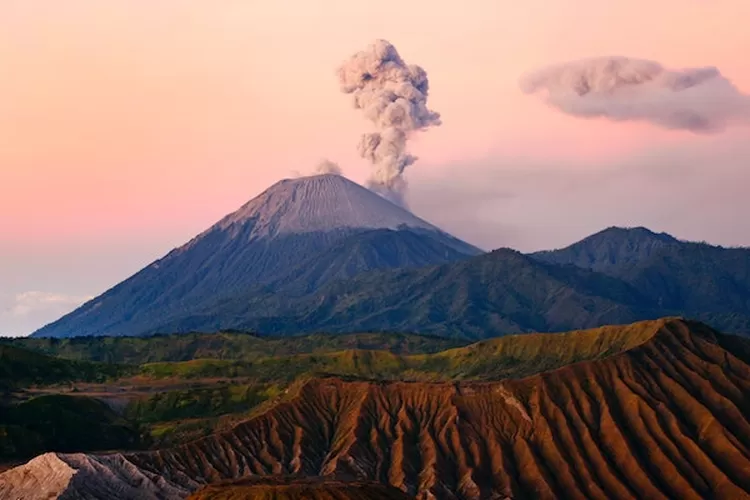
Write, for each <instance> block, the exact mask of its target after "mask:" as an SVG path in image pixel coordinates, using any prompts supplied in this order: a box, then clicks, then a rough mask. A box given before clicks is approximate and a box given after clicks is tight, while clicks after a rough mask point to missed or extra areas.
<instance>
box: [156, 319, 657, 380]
mask: <svg viewBox="0 0 750 500" xmlns="http://www.w3.org/2000/svg"><path fill="white" fill-rule="evenodd" d="M663 323H664V321H646V322H639V323H634V324H632V325H626V326H608V327H601V328H596V329H593V330H585V331H575V332H568V333H558V334H555V333H548V334H526V335H513V336H507V337H501V338H498V339H492V340H487V341H482V342H478V343H475V344H472V345H470V346H467V347H459V348H454V349H448V350H445V351H441V352H438V353H434V354H415V355H399V354H394V353H391V352H388V351H381V350H362V349H353V350H352V349H349V350H344V351H338V352H326V353H319V354H318V353H316V354H298V355H292V356H275V357H268V358H264V359H259V360H255V361H228V360H200V359H199V360H192V361H186V362H180V363H149V364H145V365H143V366H142V367H141V369H142V373H143V374H144V375H147V376H149V377H154V378H165V377H181V378H188V379H197V378H205V377H249V378H251V379H253V380H256V381H259V382H263V383H277V384H286V383H289V382H290V381H292V380H295V379H297V378H299V377H303V376H315V375H321V374H324V375H346V376H356V377H364V378H371V379H388V380H393V379H400V380H457V379H475V380H491V379H499V378H509V377H516V378H517V377H523V376H526V375H530V374H533V373H538V372H540V371H545V370H552V369H555V368H559V367H561V366H565V365H568V364H570V363H575V362H579V361H586V360H591V359H597V358H600V357H602V356H607V355H611V354H615V353H617V352H621V351H624V350H627V349H630V348H632V347H635V346H637V345H639V344H640V343H642V342H644V341H646V340H647V339H648V338H650V336H651V335H653V334H654V332H655V331H656V329H658V328H659V327H660V326H661V325H663Z"/></svg>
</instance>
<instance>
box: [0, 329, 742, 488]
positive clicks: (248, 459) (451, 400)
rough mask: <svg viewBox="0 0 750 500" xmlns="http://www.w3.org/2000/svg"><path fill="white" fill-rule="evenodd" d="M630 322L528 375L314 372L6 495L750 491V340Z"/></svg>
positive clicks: (45, 474) (38, 476) (57, 458)
mask: <svg viewBox="0 0 750 500" xmlns="http://www.w3.org/2000/svg"><path fill="white" fill-rule="evenodd" d="M629 328H630V330H629V334H628V336H635V340H633V341H631V342H624V343H623V342H621V343H619V344H617V345H613V344H612V343H611V342H607V341H606V340H607V338H609V337H608V335H607V334H602V335H596V336H591V335H590V334H588V335H589V337H587V338H586V340H585V341H583V340H579V341H576V340H575V339H576V338H577V336H580V335H587V332H576V333H572V334H568V335H570V336H571V337H570V339H569V340H570V342H571V343H573V344H575V343H576V342H578V344H580V345H586V346H588V347H587V348H586V349H587V350H588V351H589V355H588V356H583V359H581V360H580V361H578V362H575V359H572V360H570V361H569V362H568V364H566V365H565V366H562V367H559V368H557V369H552V370H546V371H542V372H541V373H537V374H535V375H531V376H528V377H525V378H510V379H508V378H500V379H499V380H496V381H486V382H471V381H465V382H433V383H427V382H402V381H378V380H361V379H346V378H341V377H328V378H313V379H309V380H307V381H302V382H301V383H300V384H299V385H297V386H296V387H295V388H294V389H293V390H290V391H289V392H288V394H286V395H285V397H283V398H282V399H280V400H279V401H277V402H275V403H274V404H273V405H271V406H269V407H267V408H266V409H265V410H263V411H262V412H260V413H258V414H257V415H256V416H254V417H252V418H250V419H249V420H247V421H245V422H243V423H240V424H239V425H237V426H235V427H234V428H232V429H230V430H227V431H224V432H219V433H217V434H214V435H212V436H209V437H206V438H203V439H199V440H196V441H193V442H189V443H186V444H184V445H180V446H175V447H172V448H168V449H162V450H157V451H149V452H136V453H127V452H126V453H120V454H113V455H54V454H48V455H44V456H42V457H38V458H36V459H34V460H32V461H31V462H29V463H28V464H26V465H24V466H21V467H19V468H16V469H12V470H10V471H8V472H6V473H4V474H3V475H0V497H2V498H14V497H23V498H32V499H33V498H40V497H38V496H34V495H36V493H35V492H36V488H38V483H39V482H40V481H47V482H48V483H49V484H55V485H57V486H55V487H56V488H57V490H56V491H58V493H57V495H58V497H59V498H89V497H91V496H92V495H93V497H94V498H103V497H102V496H101V495H102V493H101V492H104V491H106V492H111V491H122V492H127V491H128V488H131V487H132V485H134V484H136V485H138V487H139V488H141V489H143V491H148V492H150V493H149V494H151V495H153V496H152V498H176V497H180V496H186V495H187V492H189V491H190V492H192V491H197V490H199V489H200V488H201V487H202V486H203V485H204V484H207V483H216V482H221V481H226V480H235V479H241V478H244V477H256V476H287V475H303V476H320V477H324V478H329V479H341V480H344V479H352V478H361V479H367V480H375V481H378V482H380V483H382V484H386V485H391V486H393V487H396V488H398V489H400V490H401V491H403V492H405V493H406V494H408V495H411V496H414V497H416V498H423V499H427V498H448V499H450V498H457V499H482V498H550V499H552V498H613V499H620V498H622V499H631V498H632V499H640V498H665V499H666V498H686V499H688V498H695V499H700V498H708V497H711V498H733V499H734V498H750V420H748V415H750V364H749V363H750V346H749V344H748V342H747V341H746V340H744V339H742V338H739V337H733V336H725V335H722V334H719V333H717V332H715V331H714V330H712V329H710V328H708V327H706V326H705V325H702V324H700V323H695V322H689V321H684V320H680V319H666V320H660V321H655V322H647V323H642V324H638V325H634V326H632V327H629ZM617 331H618V330H617V328H613V329H610V330H608V332H609V335H612V334H615V333H616V332H617ZM546 344H547V343H542V344H541V345H542V347H540V348H539V350H540V352H541V353H542V354H543V353H544V346H545V345H546ZM592 345H593V346H594V347H596V346H598V349H599V352H598V353H596V352H594V351H595V350H594V351H591V349H592V347H591V346H592ZM557 348H559V346H558V347H557ZM550 349H552V350H554V349H556V348H555V347H552V348H550ZM579 352H583V351H579ZM510 353H512V351H511V352H510ZM510 353H506V354H510ZM505 359H507V358H505ZM60 462H62V463H64V464H67V465H66V466H62V465H60ZM70 469H74V470H76V471H77V472H76V473H75V474H73V473H71V471H70ZM89 474H95V477H97V478H107V479H106V481H105V483H106V484H100V483H98V482H97V480H93V479H92V480H88V479H87V477H88V475H89ZM92 477H93V476H92ZM20 478H24V479H20ZM46 478H49V480H48V479H46ZM83 488H94V489H95V490H96V491H98V492H99V493H96V492H95V491H94V490H91V491H90V492H86V491H84V489H83ZM24 495H30V496H24ZM86 495H89V496H88V497H87V496H86ZM97 495H99V496H97ZM122 495H127V493H122ZM121 498H128V497H127V496H121ZM141 498H145V497H141Z"/></svg>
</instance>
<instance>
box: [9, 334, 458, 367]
mask: <svg viewBox="0 0 750 500" xmlns="http://www.w3.org/2000/svg"><path fill="white" fill-rule="evenodd" d="M0 342H2V340H0ZM5 342H6V343H12V345H13V346H20V347H24V348H27V349H33V350H35V351H40V352H43V353H46V354H50V355H53V356H59V357H61V358H67V359H75V360H86V361H97V362H104V363H126V364H142V363H150V362H156V361H162V362H163V361H188V360H192V359H242V360H246V361H247V360H254V359H259V358H265V357H268V356H288V355H292V354H300V353H319V352H333V351H339V350H343V349H380V350H385V351H392V352H395V353H399V354H409V353H428V352H437V351H441V350H444V349H448V348H451V347H456V346H460V345H464V344H466V342H461V341H458V340H450V339H444V338H438V337H429V336H421V335H408V334H398V333H355V334H346V335H325V334H313V335H305V336H299V337H291V338H264V337H258V336H256V335H252V334H249V333H235V332H219V333H186V334H181V335H155V336H151V337H72V338H66V339H56V338H19V339H11V340H6V341H5ZM1 345H2V344H0V346H1Z"/></svg>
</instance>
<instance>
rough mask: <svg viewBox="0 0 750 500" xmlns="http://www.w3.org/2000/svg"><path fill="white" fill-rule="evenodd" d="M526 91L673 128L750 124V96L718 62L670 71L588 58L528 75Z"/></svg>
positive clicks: (558, 103) (591, 112)
mask: <svg viewBox="0 0 750 500" xmlns="http://www.w3.org/2000/svg"><path fill="white" fill-rule="evenodd" d="M521 89H522V90H523V91H524V92H525V93H526V94H538V93H542V94H543V95H545V100H546V102H547V104H548V105H550V106H552V107H555V108H557V109H558V110H560V111H562V112H563V113H567V114H570V115H573V116H579V117H585V118H591V117H603V118H607V119H609V120H612V121H634V120H639V121H648V122H651V123H653V124H655V125H658V126H660V127H663V128H668V129H681V130H689V131H691V132H694V133H714V132H720V131H722V130H724V129H725V128H726V127H727V126H729V125H732V124H744V125H750V96H748V95H746V94H743V93H742V92H740V91H739V90H738V89H737V88H736V87H735V86H734V85H733V84H732V83H731V82H730V81H729V80H727V79H726V78H725V77H724V76H722V74H721V73H720V72H719V70H718V69H717V68H714V67H704V68H686V69H680V70H670V69H666V68H664V67H663V66H662V65H661V64H659V63H657V62H654V61H648V60H642V59H630V58H627V57H602V58H594V59H584V60H580V61H573V62H569V63H565V64H560V65H555V66H550V67H547V68H543V69H540V70H537V71H534V72H531V73H529V74H527V75H525V76H524V77H523V78H522V79H521Z"/></svg>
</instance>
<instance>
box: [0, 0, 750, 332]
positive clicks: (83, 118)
mask: <svg viewBox="0 0 750 500" xmlns="http://www.w3.org/2000/svg"><path fill="white" fill-rule="evenodd" d="M748 19H750V1H748V0H628V1H625V0H612V1H606V2H605V1H601V0H526V1H524V2H510V1H505V0H470V1H467V2H462V3H460V4H457V3H455V2H435V1H423V0H409V1H404V0H381V1H377V2H376V1H368V2H364V1H356V0H347V1H337V0H295V1H292V0H286V1H284V0H276V1H273V2H267V1H260V0H241V1H240V0H237V1H232V0H223V1H219V2H208V1H197V0H195V1H193V0H179V1H178V0H174V1H172V0H159V1H158V2H141V1H124V0H123V1H116V0H112V1H107V2H102V1H101V0H88V1H83V0H66V1H64V2H61V1H59V0H47V1H44V0H17V1H16V0H3V1H2V2H0V75H2V76H1V77H0V335H2V334H5V335H20V334H28V333H30V332H31V331H32V330H34V329H36V328H38V327H40V326H42V325H43V324H45V323H47V322H49V321H52V320H54V319H57V317H59V316H60V315H61V314H63V313H65V312H68V311H70V310H71V309H72V308H74V307H75V306H77V305H78V304H80V303H81V302H82V301H84V300H86V298H87V297H90V296H93V295H98V294H99V293H101V292H103V291H105V290H106V289H107V288H109V287H111V286H112V285H114V284H116V283H117V282H119V281H121V280H123V279H125V278H127V277H128V276H130V275H131V274H132V273H134V272H136V271H137V270H139V269H140V268H141V267H143V266H144V265H146V264H148V263H149V262H151V261H153V260H155V259H157V258H159V257H161V256H163V255H164V254H166V253H167V252H168V251H169V250H170V249H172V248H173V247H175V246H178V245H180V244H182V243H184V242H186V241H187V240H189V239H190V238H191V237H192V236H194V235H195V234H197V233H199V232H200V231H202V230H204V229H205V228H207V227H208V226H210V225H211V224H212V223H213V222H215V221H216V220H218V219H219V218H220V217H221V216H223V215H225V214H226V213H228V212H231V211H233V210H235V209H237V208H238V207H239V206H240V205H242V204H243V203H244V202H246V201H247V200H248V199H250V198H252V197H254V196H255V195H257V194H259V193H260V192H261V191H262V190H263V189H265V188H266V187H268V186H269V185H270V184H271V183H273V182H275V181H277V180H280V179H282V178H285V177H290V176H295V175H299V174H307V173H310V172H312V171H313V169H314V167H315V165H316V164H317V163H318V162H319V161H320V160H321V159H322V158H330V159H331V160H333V161H336V162H338V163H339V164H340V165H341V167H342V169H343V171H344V175H346V176H347V177H349V178H351V179H353V180H355V181H358V182H362V181H364V179H366V177H367V174H368V172H369V168H370V167H369V165H368V164H367V163H366V162H365V161H364V160H362V159H361V158H359V157H358V155H357V151H356V144H357V141H358V138H359V135H360V134H361V133H362V132H366V131H368V130H369V124H368V122H367V121H366V120H365V119H364V117H363V116H362V114H361V112H358V111H357V110H355V109H354V108H353V107H352V103H351V99H350V96H347V95H344V94H342V93H341V92H340V90H339V87H338V82H337V80H336V75H335V70H336V68H337V66H338V65H339V64H340V63H341V62H342V61H343V60H344V59H346V58H347V57H349V56H350V55H351V54H352V53H354V52H356V51H358V50H362V49H364V48H365V47H366V46H367V45H368V44H369V43H371V42H372V41H374V40H375V39H378V38H383V39H386V40H388V41H390V42H391V43H393V44H394V45H395V46H396V48H397V49H398V51H399V53H400V54H401V56H402V57H403V58H404V59H405V60H406V62H408V63H415V64H419V65H420V66H422V67H423V68H424V69H425V70H426V71H427V74H428V76H429V79H430V96H429V101H428V102H429V105H430V107H431V108H432V109H434V110H436V111H438V112H440V113H441V115H442V122H443V124H442V126H440V127H435V128H432V129H430V130H429V131H427V132H425V133H422V134H419V135H418V136H417V137H416V138H415V139H414V141H413V142H412V143H411V145H410V148H411V150H412V151H413V152H414V153H415V154H416V155H417V156H419V158H420V159H419V161H418V162H417V163H416V164H415V165H413V166H412V167H411V168H410V169H409V170H408V172H407V179H408V182H409V194H408V197H407V198H408V203H409V205H410V207H411V209H412V210H413V211H414V212H415V213H416V214H417V215H419V216H421V217H423V218H425V219H427V220H429V221H431V222H433V223H435V224H437V225H439V226H441V227H442V228H444V229H445V230H447V231H449V232H452V233H453V234H455V235H456V236H458V237H462V238H464V239H466V240H467V241H469V242H471V243H474V244H476V245H478V246H480V247H482V248H485V249H491V248H496V247H501V246H510V247H514V248H517V249H519V250H523V251H527V250H535V249H541V248H551V247H559V246H564V245H566V244H569V243H572V242H573V241H575V240H577V239H580V238H581V237H584V236H586V235H588V234H590V233H593V232H595V231H598V230H600V229H603V228H605V227H607V226H612V225H626V226H635V225H644V226H647V227H649V228H651V229H653V230H658V231H666V232H669V233H671V234H673V235H675V236H677V237H680V238H684V239H691V240H707V241H709V242H711V243H715V244H722V245H750V217H748V214H750V196H748V195H747V190H748V186H750V128H748V127H742V126H738V127H731V128H729V129H727V130H726V131H725V132H722V133H717V134H706V135H703V134H700V135H697V134H694V133H691V132H686V131H674V130H666V129H662V128H658V127H656V126H653V125H650V124H648V123H643V122H611V121H606V120H603V119H582V118H575V117H571V116H568V115H565V114H563V113H561V112H559V111H557V110H555V109H552V108H551V107H549V106H547V105H546V104H545V103H544V102H543V100H542V99H539V98H537V97H534V96H529V95H525V94H523V93H522V92H521V90H520V88H519V79H520V78H521V76H522V75H524V74H525V73H526V72H528V71H530V70H534V69H536V68H539V67H543V66H547V65H549V64H554V63H558V62H565V61H568V60H576V59H581V58H588V57H594V56H614V55H621V56H629V57H636V58H643V59H650V60H654V61H658V62H659V63H661V64H663V65H664V66H666V67H669V68H683V67H702V66H716V67H717V68H718V69H719V70H720V71H721V73H722V74H723V75H724V77H726V78H727V79H729V80H731V82H732V83H733V84H734V85H735V86H736V87H737V88H738V89H740V91H742V92H743V93H745V94H750V59H748V54H750V29H748Z"/></svg>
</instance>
